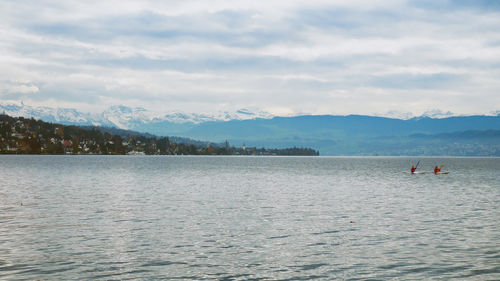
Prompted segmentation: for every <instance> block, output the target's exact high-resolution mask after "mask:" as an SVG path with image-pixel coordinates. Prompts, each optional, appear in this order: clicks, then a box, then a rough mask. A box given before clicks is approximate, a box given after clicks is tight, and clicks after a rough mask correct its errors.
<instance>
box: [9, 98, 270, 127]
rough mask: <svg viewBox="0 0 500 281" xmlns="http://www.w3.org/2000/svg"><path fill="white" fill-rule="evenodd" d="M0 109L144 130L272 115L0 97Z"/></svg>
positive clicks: (13, 113) (66, 121) (68, 121)
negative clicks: (77, 105) (57, 104)
mask: <svg viewBox="0 0 500 281" xmlns="http://www.w3.org/2000/svg"><path fill="white" fill-rule="evenodd" d="M0 112H4V113H5V114H7V115H10V116H22V117H25V118H32V117H33V118H35V119H40V120H43V121H46V122H53V123H62V124H74V125H94V126H112V127H117V128H120V129H131V130H139V131H143V130H142V128H143V127H144V126H147V125H154V124H160V123H161V124H164V123H174V124H200V123H203V122H209V121H229V120H248V119H256V118H272V117H273V115H271V114H269V113H267V112H264V111H261V110H258V109H255V110H249V109H240V110H237V111H235V112H228V111H223V112H217V113H214V114H209V113H185V112H180V111H176V112H168V113H165V114H162V115H155V114H153V113H151V112H149V111H147V110H146V109H144V108H140V107H135V108H132V107H127V106H123V105H116V106H111V107H109V108H108V109H106V110H105V111H103V112H102V113H100V114H90V113H85V112H80V111H78V110H76V109H72V108H52V107H33V106H30V105H26V104H24V103H23V102H16V101H9V102H1V101H0Z"/></svg>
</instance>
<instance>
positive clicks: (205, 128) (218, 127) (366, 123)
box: [0, 102, 500, 156]
mask: <svg viewBox="0 0 500 281" xmlns="http://www.w3.org/2000/svg"><path fill="white" fill-rule="evenodd" d="M1 111H3V112H4V113H5V114H8V115H10V116H23V117H26V118H31V117H33V118H35V119H40V120H43V121H47V122H53V123H62V124H72V125H82V126H88V125H93V126H105V127H116V128H120V129H127V130H134V131H138V132H143V133H150V134H154V135H158V136H178V137H188V138H192V139H198V140H202V141H210V142H223V141H225V140H228V141H229V142H230V143H231V144H232V145H235V146H242V145H243V144H246V145H247V146H255V147H275V148H284V147H293V146H297V147H310V148H313V149H316V150H319V151H320V153H321V155H377V154H380V155H488V156H491V155H498V156H500V115H499V113H500V112H495V113H494V114H492V115H490V116H486V115H477V116H453V114H452V113H450V112H444V113H443V112H441V111H431V112H429V113H428V114H427V116H419V117H411V118H409V117H410V116H409V115H408V114H406V115H405V117H406V118H405V119H399V118H389V117H378V116H363V115H348V116H335V115H302V116H292V117H279V116H273V115H271V114H269V113H266V112H264V111H260V110H248V109H241V110H237V111H235V112H219V113H216V114H196V113H182V112H170V113H166V114H163V115H153V114H151V113H150V112H148V111H147V110H145V109H143V108H130V107H126V106H112V107H110V108H108V109H107V110H105V111H104V112H102V113H101V114H89V113H82V112H79V111H77V110H75V109H65V108H50V107H32V106H28V105H25V104H23V103H19V102H18V103H5V102H4V103H0V112H1ZM394 114H400V113H397V112H395V113H394ZM437 117H440V118H437Z"/></svg>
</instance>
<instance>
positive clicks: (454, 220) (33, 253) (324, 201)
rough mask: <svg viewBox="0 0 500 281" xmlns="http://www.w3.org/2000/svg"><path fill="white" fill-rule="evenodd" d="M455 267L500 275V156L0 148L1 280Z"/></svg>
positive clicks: (410, 272)
mask: <svg viewBox="0 0 500 281" xmlns="http://www.w3.org/2000/svg"><path fill="white" fill-rule="evenodd" d="M418 160H420V166H419V168H420V169H419V170H421V171H431V170H432V169H433V167H434V166H435V165H441V164H442V163H444V164H445V166H444V168H443V170H447V171H450V174H448V175H434V174H432V173H429V174H422V175H410V173H409V169H410V166H411V165H412V164H415V163H416V161H418ZM453 278H456V279H460V280H467V279H469V280H499V279H500V158H406V157H371V158H363V157H359V158H356V157H345V158H343V157H194V156H193V157H189V156H185V157H172V156H165V157H153V156H144V157H142V156H140V157H133V156H128V157H127V156H123V157H122V156H7V155H2V156H0V279H9V280H33V279H42V280H54V279H56V280H57V279H63V280H70V279H74V280H82V279H83V280H85V279H103V280H109V279H115V280H116V279H118V280H127V279H134V280H135V279H144V280H151V279H180V280H308V279H319V280H328V279H344V280H357V279H361V280H366V279H372V280H387V279H403V280H406V279H411V280H415V279H426V280H428V279H453Z"/></svg>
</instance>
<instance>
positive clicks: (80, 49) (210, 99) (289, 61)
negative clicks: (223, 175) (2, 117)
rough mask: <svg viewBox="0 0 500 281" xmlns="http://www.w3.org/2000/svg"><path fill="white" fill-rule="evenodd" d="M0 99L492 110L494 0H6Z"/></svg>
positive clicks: (498, 75) (499, 82) (190, 108)
mask: <svg viewBox="0 0 500 281" xmlns="http://www.w3.org/2000/svg"><path fill="white" fill-rule="evenodd" d="M0 38H1V39H0V101H9V100H15V101H23V102H24V103H25V104H30V105H34V106H41V105H44V106H52V107H70V108H76V109H79V110H82V111H86V112H99V111H102V110H104V109H105V108H107V107H109V106H112V105H125V106H131V107H143V108H145V109H147V110H150V111H153V112H167V111H174V110H175V111H184V112H211V111H214V112H215V111H223V110H236V109H240V108H256V109H260V110H264V111H267V112H270V113H272V114H275V115H286V116H289V115H298V114H333V115H346V114H367V115H384V114H399V113H411V114H413V115H415V116H418V115H420V114H422V113H424V112H426V111H429V110H441V111H443V112H447V111H450V112H453V113H455V114H466V115H467V114H469V115H470V114H491V113H492V112H495V111H497V110H500V1H495V0H462V1H458V0H457V1H452V0H447V1H446V0H444V1H440V0H432V1H431V0H422V1H396V0H384V1H379V0H350V1H334V0H330V1H325V0H307V1H297V0H267V1H261V0H252V1H241V0H231V1H217V0H214V1H208V0H200V1H190V0H185V1H147V0H145V1H128V0H119V1H115V0H111V1H92V0H90V1H71V0H65V1H59V0H54V1H43V0H42V1H38V0H37V1H27V0H12V1H10V0H4V1H0Z"/></svg>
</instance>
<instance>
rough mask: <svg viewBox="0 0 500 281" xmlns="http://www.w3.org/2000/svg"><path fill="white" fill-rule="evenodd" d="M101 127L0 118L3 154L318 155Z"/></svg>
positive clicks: (312, 151)
mask: <svg viewBox="0 0 500 281" xmlns="http://www.w3.org/2000/svg"><path fill="white" fill-rule="evenodd" d="M109 131H110V130H109V129H108V130H106V129H103V128H100V127H85V128H83V127H78V126H70V125H61V124H54V123H48V122H44V121H41V120H36V119H33V118H23V117H10V116H8V115H5V114H2V115H0V153H1V154H111V155H125V154H145V155H319V153H318V152H317V151H315V150H313V149H310V148H297V147H293V148H285V149H266V148H242V147H230V146H229V145H228V143H227V142H226V143H225V144H214V143H206V145H200V143H201V142H199V141H198V142H195V143H196V145H195V144H193V143H179V142H174V141H172V139H174V140H175V139H176V138H169V137H156V136H151V135H141V134H133V133H130V134H122V135H119V134H111V133H109Z"/></svg>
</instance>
